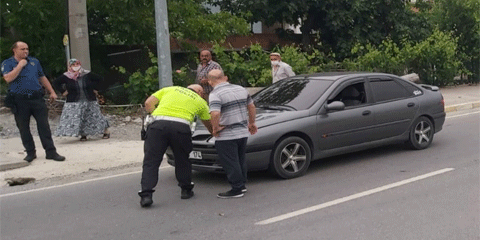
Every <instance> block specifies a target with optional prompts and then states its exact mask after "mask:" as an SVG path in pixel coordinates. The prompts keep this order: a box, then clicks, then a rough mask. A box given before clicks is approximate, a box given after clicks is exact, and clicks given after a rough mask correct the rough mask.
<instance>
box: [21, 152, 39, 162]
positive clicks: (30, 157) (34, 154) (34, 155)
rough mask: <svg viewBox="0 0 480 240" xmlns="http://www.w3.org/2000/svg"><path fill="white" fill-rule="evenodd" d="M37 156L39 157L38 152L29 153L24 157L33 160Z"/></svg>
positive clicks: (28, 160)
mask: <svg viewBox="0 0 480 240" xmlns="http://www.w3.org/2000/svg"><path fill="white" fill-rule="evenodd" d="M35 158H37V154H36V153H35V152H31V153H27V156H26V157H25V158H24V159H23V160H25V161H27V162H32V161H33V160H34V159H35Z"/></svg>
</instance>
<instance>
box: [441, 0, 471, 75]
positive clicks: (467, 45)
mask: <svg viewBox="0 0 480 240" xmlns="http://www.w3.org/2000/svg"><path fill="white" fill-rule="evenodd" d="M479 9H480V0H438V1H435V4H434V7H433V10H432V21H433V22H434V24H435V25H436V26H438V28H439V29H440V30H441V31H445V32H451V33H452V35H453V37H455V38H457V39H458V49H457V53H458V57H459V58H460V59H461V60H462V62H463V64H464V65H465V66H466V67H467V69H468V70H469V71H470V72H471V73H473V76H472V77H471V80H472V81H474V82H479V81H480V10H479Z"/></svg>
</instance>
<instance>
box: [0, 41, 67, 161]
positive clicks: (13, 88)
mask: <svg viewBox="0 0 480 240" xmlns="http://www.w3.org/2000/svg"><path fill="white" fill-rule="evenodd" d="M12 51H13V56H12V57H11V58H8V59H6V60H5V61H3V62H2V67H1V71H2V75H3V79H5V81H6V82H7V83H8V85H9V86H8V91H9V93H8V95H9V96H8V97H9V98H10V99H11V108H12V112H13V114H14V115H15V122H16V124H17V127H18V130H19V131H20V137H21V139H22V143H23V146H24V147H25V151H26V152H27V156H26V157H25V158H24V160H25V161H27V162H31V161H33V160H34V159H35V158H37V155H36V150H35V142H34V141H33V137H32V133H31V132H30V117H31V116H33V117H34V118H35V120H36V121H37V129H38V135H39V136H40V140H41V142H42V146H43V148H44V149H45V152H46V158H47V159H52V160H55V161H63V160H65V157H64V156H61V155H59V154H58V153H57V150H56V148H55V145H54V144H53V139H52V133H51V131H50V125H49V124H48V109H47V106H46V104H45V100H44V99H43V95H44V92H43V89H42V86H41V85H40V83H41V84H42V85H43V86H44V87H45V88H46V89H47V91H48V92H49V93H50V101H54V100H55V99H57V94H55V91H54V90H53V88H52V85H51V84H50V82H49V81H48V79H47V78H46V77H45V74H44V73H43V69H42V66H41V65H40V61H38V60H37V59H36V58H33V57H29V56H28V53H29V49H28V45H27V44H26V43H24V42H20V41H18V42H15V43H14V44H13V45H12Z"/></svg>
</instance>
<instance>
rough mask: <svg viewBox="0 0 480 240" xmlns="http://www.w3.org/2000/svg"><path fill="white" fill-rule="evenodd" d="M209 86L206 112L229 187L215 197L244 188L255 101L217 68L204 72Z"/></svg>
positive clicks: (235, 193)
mask: <svg viewBox="0 0 480 240" xmlns="http://www.w3.org/2000/svg"><path fill="white" fill-rule="evenodd" d="M208 81H209V83H210V85H212V87H213V91H212V92H211V93H210V97H209V103H210V115H211V123H212V128H213V136H215V138H216V139H215V149H216V150H217V153H218V158H219V162H220V164H221V165H222V167H223V169H224V170H225V172H226V173H227V179H228V182H229V183H230V185H231V186H232V189H231V190H229V191H227V192H222V193H219V194H218V195H217V197H218V198H238V197H243V195H244V193H245V192H246V191H247V188H246V187H245V183H246V182H247V164H246V161H245V150H246V147H247V140H248V136H249V135H250V134H252V135H253V134H255V133H256V132H257V126H256V125H255V113H256V110H255V104H254V103H253V99H252V98H251V97H250V94H249V93H248V92H247V90H245V88H243V87H241V86H238V85H234V84H230V83H229V82H228V78H227V77H226V76H225V75H224V74H223V72H222V71H221V70H218V69H214V70H212V71H210V72H209V73H208Z"/></svg>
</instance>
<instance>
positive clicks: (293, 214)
mask: <svg viewBox="0 0 480 240" xmlns="http://www.w3.org/2000/svg"><path fill="white" fill-rule="evenodd" d="M453 170H455V169H454V168H445V169H442V170H438V171H435V172H431V173H427V174H424V175H420V176H417V177H413V178H409V179H406V180H403V181H399V182H396V183H392V184H388V185H385V186H382V187H378V188H374V189H371V190H367V191H364V192H361V193H357V194H353V195H350V196H347V197H343V198H339V199H336V200H333V201H330V202H326V203H322V204H318V205H315V206H311V207H308V208H304V209H300V210H297V211H294V212H291V213H287V214H282V215H280V216H276V217H273V218H269V219H266V220H263V221H260V222H256V223H255V225H267V224H271V223H276V222H279V221H283V220H286V219H289V218H293V217H296V216H299V215H302V214H306V213H310V212H314V211H317V210H320V209H323V208H327V207H331V206H334V205H338V204H340V203H344V202H348V201H351V200H354V199H357V198H361V197H365V196H368V195H372V194H375V193H379V192H382V191H385V190H388V189H392V188H395V187H399V186H402V185H405V184H408V183H412V182H415V181H419V180H422V179H425V178H429V177H433V176H435V175H439V174H442V173H446V172H450V171H453Z"/></svg>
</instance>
